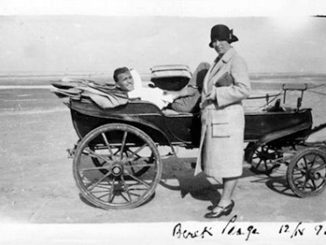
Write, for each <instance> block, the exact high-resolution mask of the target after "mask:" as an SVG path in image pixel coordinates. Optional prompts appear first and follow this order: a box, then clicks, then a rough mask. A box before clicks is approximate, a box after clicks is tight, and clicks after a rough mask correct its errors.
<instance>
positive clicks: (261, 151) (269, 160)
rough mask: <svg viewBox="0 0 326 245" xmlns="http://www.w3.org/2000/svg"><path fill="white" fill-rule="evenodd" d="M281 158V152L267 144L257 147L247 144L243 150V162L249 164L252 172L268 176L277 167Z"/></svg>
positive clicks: (253, 144)
mask: <svg viewBox="0 0 326 245" xmlns="http://www.w3.org/2000/svg"><path fill="white" fill-rule="evenodd" d="M282 156H283V154H282V152H281V151H280V150H279V149H278V148H276V147H274V146H272V145H269V144H263V145H257V144H255V143H252V142H251V143H249V144H248V146H247V147H246V150H245V160H246V161H247V162H248V163H250V164H251V168H252V170H253V171H254V172H257V173H265V174H270V173H271V172H272V171H273V169H274V168H276V167H279V166H280V164H279V163H278V162H277V161H278V160H279V159H281V158H282Z"/></svg>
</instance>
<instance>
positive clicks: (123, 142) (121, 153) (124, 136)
mask: <svg viewBox="0 0 326 245" xmlns="http://www.w3.org/2000/svg"><path fill="white" fill-rule="evenodd" d="M127 135H128V132H127V131H125V132H124V134H123V138H122V142H121V148H120V160H122V158H123V151H124V148H125V145H126V139H127Z"/></svg>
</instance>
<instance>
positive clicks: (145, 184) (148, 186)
mask: <svg viewBox="0 0 326 245" xmlns="http://www.w3.org/2000/svg"><path fill="white" fill-rule="evenodd" d="M126 174H127V175H128V176H130V177H131V178H133V179H134V180H136V181H138V182H139V183H141V184H143V185H144V186H146V187H147V188H148V189H149V188H150V187H151V186H150V185H149V184H147V183H146V182H145V181H143V180H141V179H139V178H137V177H136V176H134V175H132V174H129V173H126Z"/></svg>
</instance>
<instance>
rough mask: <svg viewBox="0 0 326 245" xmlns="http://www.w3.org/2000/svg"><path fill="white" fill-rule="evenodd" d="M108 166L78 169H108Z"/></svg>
mask: <svg viewBox="0 0 326 245" xmlns="http://www.w3.org/2000/svg"><path fill="white" fill-rule="evenodd" d="M108 167H109V166H102V167H91V168H82V169H80V171H82V172H84V171H90V170H99V169H107V170H108Z"/></svg>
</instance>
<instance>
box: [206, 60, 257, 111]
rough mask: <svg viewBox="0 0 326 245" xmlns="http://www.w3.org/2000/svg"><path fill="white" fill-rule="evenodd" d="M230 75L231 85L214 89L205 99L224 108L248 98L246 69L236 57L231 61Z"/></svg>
mask: <svg viewBox="0 0 326 245" xmlns="http://www.w3.org/2000/svg"><path fill="white" fill-rule="evenodd" d="M230 75H231V76H232V78H233V81H234V83H233V85H231V86H225V87H214V88H213V90H212V92H211V93H210V94H209V95H208V96H207V98H206V99H208V100H213V101H216V102H217V104H218V106H226V105H229V104H232V103H235V102H238V101H241V100H243V99H246V98H248V97H249V94H250V89H251V88H250V80H249V74H248V68H247V65H246V63H245V61H244V60H243V59H242V58H241V57H239V56H237V57H234V59H233V60H232V64H231V69H230Z"/></svg>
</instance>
